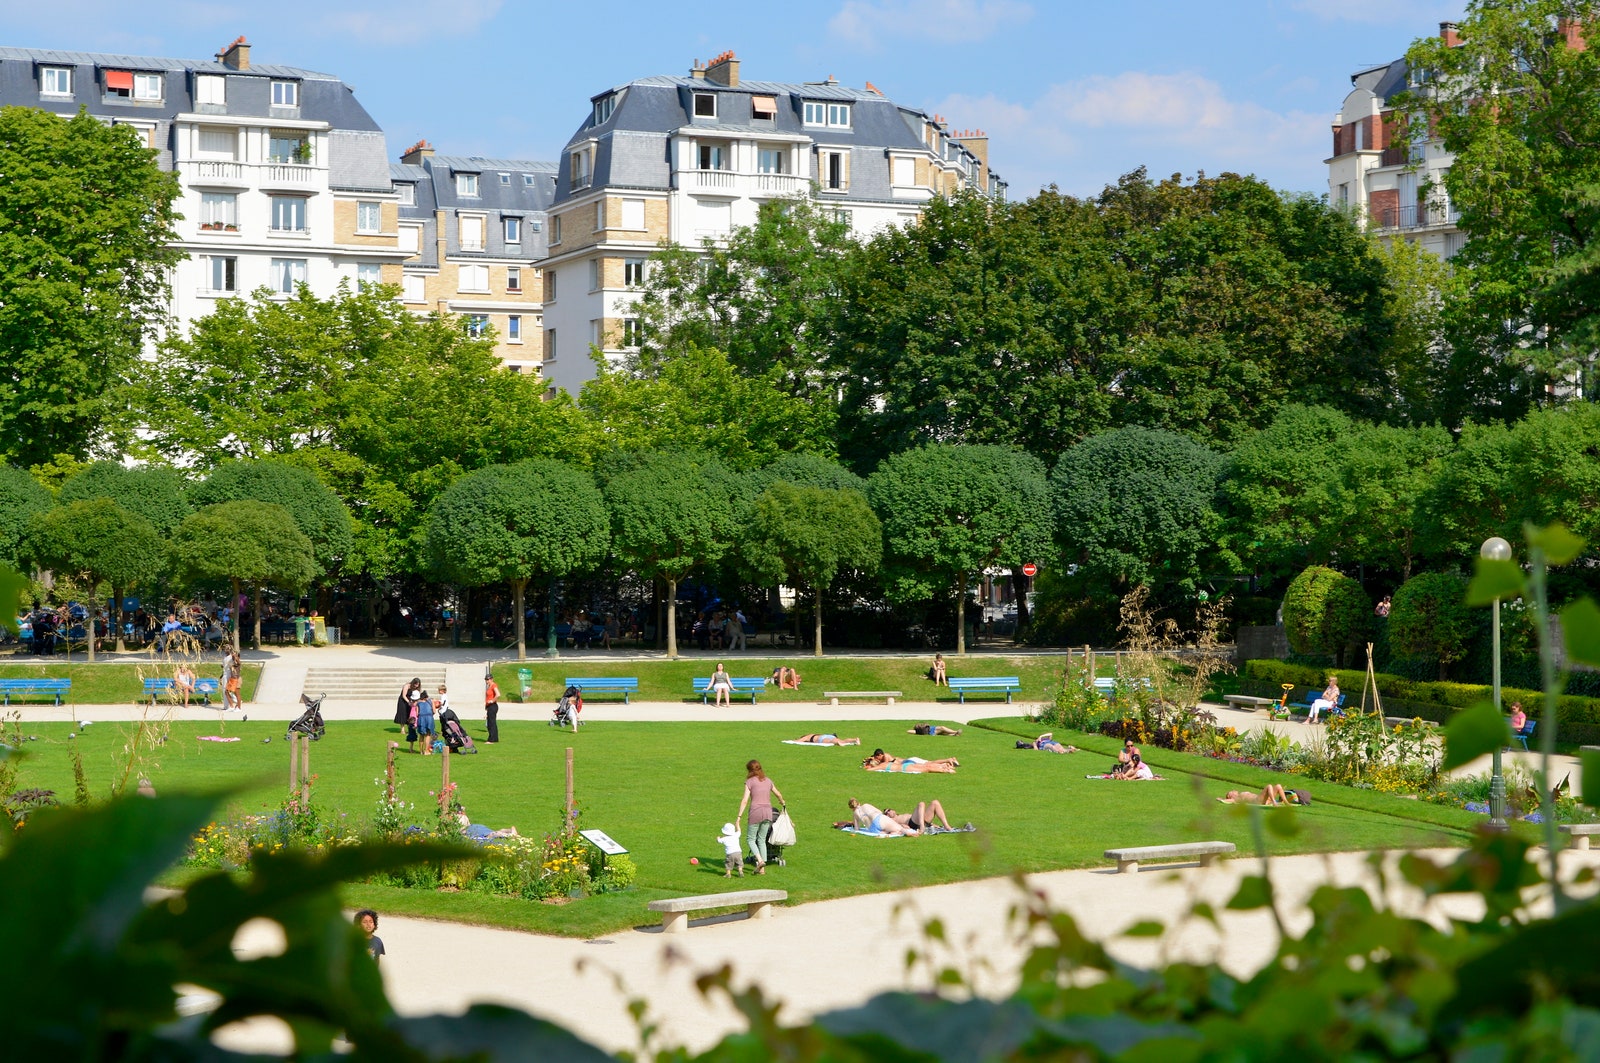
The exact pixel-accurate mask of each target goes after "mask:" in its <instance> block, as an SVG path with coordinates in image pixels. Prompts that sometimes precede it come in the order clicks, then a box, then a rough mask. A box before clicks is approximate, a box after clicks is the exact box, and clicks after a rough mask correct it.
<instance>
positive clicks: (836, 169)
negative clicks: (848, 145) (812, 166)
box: [817, 151, 850, 192]
mask: <svg viewBox="0 0 1600 1063" xmlns="http://www.w3.org/2000/svg"><path fill="white" fill-rule="evenodd" d="M817 162H818V163H820V165H819V166H818V172H817V176H818V177H820V178H821V180H822V187H823V188H826V189H829V190H830V191H834V192H843V191H846V190H848V189H849V187H850V153H849V152H847V151H819V152H817Z"/></svg>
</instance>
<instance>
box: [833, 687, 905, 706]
mask: <svg viewBox="0 0 1600 1063" xmlns="http://www.w3.org/2000/svg"><path fill="white" fill-rule="evenodd" d="M822 696H823V697H825V698H827V699H828V704H830V705H832V706H834V707H835V708H837V707H838V705H839V699H840V698H885V699H887V700H888V702H889V704H890V705H893V704H894V699H895V698H903V697H905V695H904V694H902V693H901V692H900V691H898V690H824V691H823V692H822Z"/></svg>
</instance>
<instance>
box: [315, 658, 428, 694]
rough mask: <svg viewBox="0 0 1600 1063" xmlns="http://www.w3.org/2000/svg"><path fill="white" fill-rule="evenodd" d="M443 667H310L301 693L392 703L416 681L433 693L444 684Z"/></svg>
mask: <svg viewBox="0 0 1600 1063" xmlns="http://www.w3.org/2000/svg"><path fill="white" fill-rule="evenodd" d="M445 674H446V673H445V668H444V667H443V666H440V665H421V666H418V665H412V666H411V667H409V668H405V669H398V668H308V669H306V675H305V680H304V683H303V684H302V688H301V689H302V690H303V691H304V692H305V693H306V694H309V695H311V696H312V697H317V696H319V695H321V694H327V695H328V696H329V697H330V698H332V699H334V700H337V701H352V700H358V701H382V700H383V699H385V698H388V699H390V700H391V701H392V700H393V699H394V698H395V697H396V696H398V695H399V693H400V691H401V690H402V689H403V688H404V687H405V685H406V684H407V683H408V682H410V681H411V680H412V679H413V678H417V679H421V680H422V689H424V690H428V691H433V690H437V689H439V686H440V684H442V683H444V682H445Z"/></svg>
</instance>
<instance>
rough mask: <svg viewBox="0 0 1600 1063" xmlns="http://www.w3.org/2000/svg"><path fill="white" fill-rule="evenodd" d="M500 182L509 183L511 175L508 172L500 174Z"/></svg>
mask: <svg viewBox="0 0 1600 1063" xmlns="http://www.w3.org/2000/svg"><path fill="white" fill-rule="evenodd" d="M500 183H501V184H503V185H509V184H510V183H511V175H510V174H508V173H503V174H501V175H500Z"/></svg>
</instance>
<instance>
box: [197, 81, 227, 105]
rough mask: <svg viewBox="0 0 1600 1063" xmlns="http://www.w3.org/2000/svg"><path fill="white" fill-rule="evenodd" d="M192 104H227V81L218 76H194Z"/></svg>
mask: <svg viewBox="0 0 1600 1063" xmlns="http://www.w3.org/2000/svg"><path fill="white" fill-rule="evenodd" d="M194 102H195V103H208V104H214V105H218V106H220V105H222V104H225V103H227V102H228V79H227V78H225V77H223V76H222V75H220V74H196V75H195V79H194Z"/></svg>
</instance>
